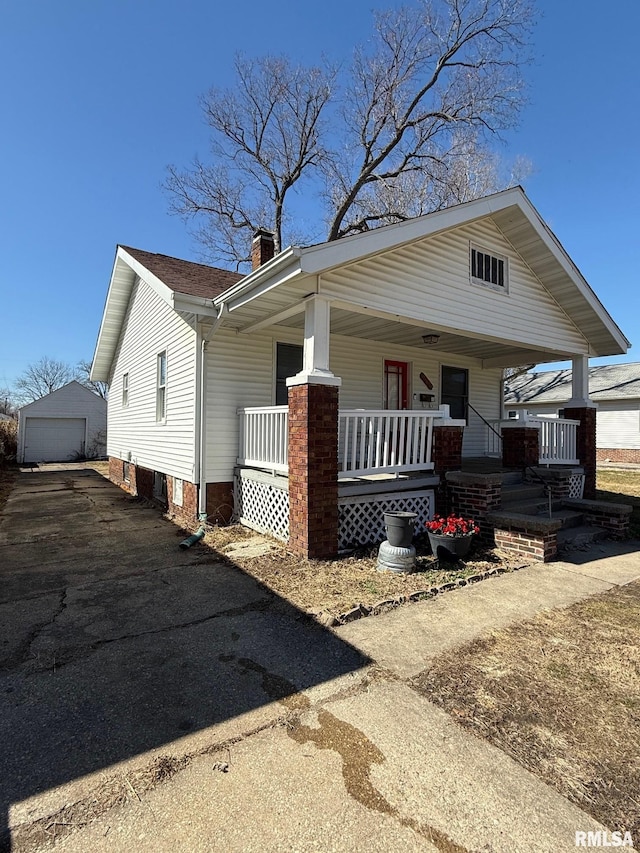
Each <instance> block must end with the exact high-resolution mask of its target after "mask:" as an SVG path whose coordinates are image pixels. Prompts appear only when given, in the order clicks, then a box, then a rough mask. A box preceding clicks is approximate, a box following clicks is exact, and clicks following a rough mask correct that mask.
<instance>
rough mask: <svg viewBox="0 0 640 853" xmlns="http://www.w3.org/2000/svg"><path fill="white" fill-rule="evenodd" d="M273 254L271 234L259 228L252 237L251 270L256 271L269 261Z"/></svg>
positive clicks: (273, 246) (273, 247) (273, 245)
mask: <svg viewBox="0 0 640 853" xmlns="http://www.w3.org/2000/svg"><path fill="white" fill-rule="evenodd" d="M274 254H275V244H274V239H273V234H272V233H271V232H270V231H265V230H264V229H262V228H259V229H258V230H257V231H256V233H255V234H254V235H253V242H252V243H251V269H252V270H257V269H258V267H261V266H262V265H263V264H266V263H267V261H270V260H271V258H272V257H273V256H274Z"/></svg>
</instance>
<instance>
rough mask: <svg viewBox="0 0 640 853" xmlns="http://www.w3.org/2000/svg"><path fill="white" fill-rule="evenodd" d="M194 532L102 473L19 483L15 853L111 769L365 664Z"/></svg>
mask: <svg viewBox="0 0 640 853" xmlns="http://www.w3.org/2000/svg"><path fill="white" fill-rule="evenodd" d="M182 538H184V533H181V532H180V530H179V529H178V528H177V527H176V526H174V525H173V524H171V523H169V522H167V521H166V520H164V519H163V518H162V516H161V514H160V513H159V512H158V511H157V510H156V509H155V508H152V507H148V506H147V505H145V504H144V503H141V502H139V501H137V500H136V499H133V498H131V497H130V496H128V495H126V494H125V493H124V492H122V491H121V490H120V489H118V488H116V487H115V486H113V485H112V484H111V483H109V482H108V481H107V480H105V479H104V478H103V477H101V476H100V475H99V474H98V473H96V472H95V471H93V470H91V469H85V468H83V467H82V466H76V467H75V468H74V467H68V466H66V469H65V470H59V471H51V470H49V471H47V472H37V473H35V472H34V473H23V474H21V475H20V477H19V478H18V481H17V484H16V487H15V489H14V491H13V492H12V494H11V495H10V497H9V500H8V502H7V505H6V507H5V509H4V512H3V515H2V519H1V520H0V579H1V586H0V625H1V633H0V683H1V688H0V744H2V752H3V755H2V761H1V766H2V771H1V774H0V794H1V803H2V814H3V820H4V821H5V823H4V825H3V827H2V828H3V830H4V834H3V837H4V841H3V844H4V849H22V848H21V845H22V842H21V841H20V839H21V838H22V836H23V835H24V833H25V832H26V828H27V827H28V826H29V825H31V824H33V822H34V821H36V822H37V821H38V820H41V819H46V817H47V816H48V815H51V814H54V813H56V812H57V811H59V810H60V809H61V808H63V807H64V806H65V805H66V804H67V803H69V802H72V801H75V800H77V799H78V798H81V797H82V795H83V792H84V793H86V792H89V791H91V790H93V789H94V788H95V786H96V785H97V784H98V783H99V782H100V780H101V779H102V778H103V776H104V771H105V770H106V769H107V768H110V769H113V767H114V766H117V767H118V768H119V770H120V771H122V772H124V771H125V770H126V768H130V767H135V766H139V765H141V764H144V763H147V764H148V763H149V761H150V760H151V759H152V758H153V757H154V756H157V755H163V756H172V755H175V756H179V755H181V754H183V753H184V752H185V738H188V740H189V751H190V752H194V751H196V752H197V750H198V748H199V747H200V746H202V747H203V748H204V747H206V745H207V744H208V743H209V742H210V741H211V729H212V727H215V733H216V734H215V739H216V742H218V743H219V742H221V741H224V740H225V739H233V738H237V737H240V736H242V735H244V734H246V733H247V732H250V731H256V730H259V729H260V728H261V727H264V726H268V725H271V724H273V723H274V722H275V721H277V719H278V718H280V717H282V715H283V705H282V701H280V702H278V701H276V700H283V699H284V698H286V697H287V696H288V695H292V694H295V692H296V691H297V690H301V689H310V688H313V687H314V686H315V685H324V688H322V687H320V688H319V689H320V690H322V689H329V687H328V685H329V684H330V683H331V682H332V680H333V679H335V678H338V677H340V676H345V675H346V674H347V673H356V672H358V671H359V670H360V669H361V668H362V667H363V665H365V664H366V659H365V658H364V657H363V656H362V655H361V654H360V653H358V652H357V651H355V650H354V649H353V648H352V647H351V646H349V645H348V644H347V643H345V642H343V641H341V640H339V639H337V637H335V635H333V634H331V633H329V632H327V631H325V630H323V629H322V628H320V627H319V626H317V625H316V624H315V623H313V622H311V621H309V620H308V619H307V618H306V617H305V616H304V615H303V614H301V613H300V612H299V611H297V610H296V609H295V608H293V607H292V606H291V605H289V604H288V603H285V602H283V601H281V600H279V599H278V598H277V597H276V596H274V595H273V594H272V593H270V592H269V591H268V590H267V589H265V588H263V587H262V586H260V585H259V584H258V583H257V582H256V581H255V580H254V579H253V578H251V577H249V576H247V575H246V574H244V573H243V572H242V571H240V570H239V569H238V568H236V567H235V566H233V565H231V564H229V563H227V562H225V561H224V560H221V559H220V557H219V555H216V554H215V552H211V551H210V550H209V549H206V548H204V547H203V546H196V547H194V548H192V549H191V550H189V551H182V550H180V549H179V548H178V544H179V542H180V541H181V539H182ZM123 768H124V769H123ZM8 826H10V827H11V828H12V829H13V848H12V847H11V841H10V840H9V836H10V833H8V832H7V827H8ZM25 843H26V847H25V849H30V847H29V843H28V840H27V842H25Z"/></svg>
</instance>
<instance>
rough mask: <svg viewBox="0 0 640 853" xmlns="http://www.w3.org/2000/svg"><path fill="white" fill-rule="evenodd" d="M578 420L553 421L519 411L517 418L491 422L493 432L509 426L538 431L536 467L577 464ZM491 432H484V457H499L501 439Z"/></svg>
mask: <svg viewBox="0 0 640 853" xmlns="http://www.w3.org/2000/svg"><path fill="white" fill-rule="evenodd" d="M579 425H580V421H571V420H567V419H566V418H556V417H554V416H552V415H548V416H543V415H531V414H529V412H524V411H523V412H519V413H518V417H517V418H510V419H509V420H506V421H491V426H492V427H493V430H497V431H498V432H500V433H501V432H502V429H503V428H505V427H506V428H509V427H525V426H526V427H534V428H535V429H538V430H540V437H539V441H538V447H539V455H538V463H539V464H540V465H578V464H579V462H580V460H579V459H578V450H577V437H578V426H579ZM493 430H492V429H487V455H488V456H501V455H502V440H501V438H499V437H498V436H497V435H496V434H495V432H494V431H493Z"/></svg>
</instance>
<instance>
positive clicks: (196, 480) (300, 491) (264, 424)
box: [91, 187, 629, 556]
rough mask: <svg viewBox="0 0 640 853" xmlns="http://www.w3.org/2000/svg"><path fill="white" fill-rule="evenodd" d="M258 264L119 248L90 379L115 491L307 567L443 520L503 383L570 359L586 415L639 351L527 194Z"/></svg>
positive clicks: (577, 404)
mask: <svg viewBox="0 0 640 853" xmlns="http://www.w3.org/2000/svg"><path fill="white" fill-rule="evenodd" d="M253 252H254V255H253V258H254V269H253V271H252V272H251V273H249V274H248V275H246V276H240V275H238V274H235V273H231V272H227V271H224V270H218V269H215V268H212V267H208V266H205V265H201V264H194V263H189V262H187V261H180V260H177V259H174V258H170V257H167V256H165V255H158V254H152V253H149V252H144V251H141V250H138V249H131V248H127V247H124V246H119V247H118V249H117V252H116V257H115V263H114V267H113V273H112V276H111V282H110V285H109V291H108V295H107V300H106V305H105V310H104V315H103V318H102V323H101V327H100V333H99V337H98V342H97V346H96V351H95V355H94V360H93V366H92V372H91V378H92V379H93V380H101V381H105V382H109V384H110V394H109V415H108V421H109V429H108V455H109V459H110V472H111V477H112V479H113V480H114V481H115V482H118V483H120V484H122V485H124V486H125V487H126V488H129V489H130V490H131V491H133V492H137V493H138V494H145V495H148V496H152V495H155V496H156V497H158V498H160V499H162V500H163V501H165V502H166V503H167V504H168V507H169V510H170V511H171V512H182V513H184V514H187V515H190V516H191V517H192V518H193V517H195V516H196V514H199V515H200V516H201V517H204V516H205V515H207V516H208V517H209V520H210V521H219V520H222V519H225V518H229V516H230V514H231V512H235V515H236V517H238V518H240V519H241V520H242V521H243V522H244V523H247V524H249V525H251V526H253V527H255V528H257V529H263V530H268V531H270V532H272V533H274V534H275V535H278V536H280V537H281V538H283V539H285V540H288V542H289V546H290V547H291V548H292V549H294V550H296V551H298V552H299V553H301V554H304V555H312V556H314V555H315V556H326V555H328V554H332V553H333V554H335V553H336V551H337V550H338V548H340V547H346V546H347V545H348V544H353V543H357V542H363V541H371V536H370V534H371V532H372V530H373V531H374V533H375V534H376V535H377V534H378V533H379V528H380V524H381V518H382V511H383V509H385V508H387V509H388V508H392V509H393V508H395V509H412V510H416V511H417V512H418V513H419V514H420V516H421V520H423V519H424V518H425V517H429V516H430V514H431V513H433V508H434V503H433V501H434V488H435V486H436V485H437V483H438V475H440V474H441V473H443V472H444V471H445V470H447V469H452V468H455V467H456V466H457V467H458V468H459V467H460V464H461V458H462V457H478V456H482V455H483V454H485V453H486V451H487V426H486V424H485V421H491V420H494V419H500V417H501V413H502V371H503V368H504V367H506V366H509V365H518V364H523V363H527V362H532V363H533V362H535V363H540V362H544V361H558V360H561V359H571V360H572V362H573V365H574V379H573V393H572V397H573V403H574V410H573V414H574V416H579V415H580V413H581V412H582V411H583V410H584V407H586V406H587V405H588V389H587V386H586V380H585V377H586V369H587V365H588V358H589V356H596V355H598V356H601V355H618V354H621V353H625V352H626V350H627V348H628V346H629V343H628V341H627V340H626V338H625V337H624V335H623V334H622V332H621V331H620V329H619V328H618V327H617V325H616V324H615V323H614V321H613V320H612V319H611V317H610V316H609V314H607V312H606V310H605V309H604V308H603V306H602V304H601V303H600V301H599V300H598V299H597V297H596V296H595V294H594V293H593V291H592V290H591V289H590V287H589V285H588V284H587V282H586V281H585V280H584V279H583V277H582V276H581V274H580V273H579V271H578V270H577V268H576V267H575V266H574V264H573V262H572V261H571V259H570V258H569V257H568V255H567V254H566V252H565V251H564V250H563V248H562V246H561V245H560V243H559V242H558V240H557V239H556V238H555V236H554V235H553V234H552V233H551V231H550V230H549V229H548V227H547V226H546V225H545V223H544V222H543V220H542V219H541V217H540V216H539V214H538V213H537V212H536V210H535V208H534V207H533V206H532V205H531V203H530V201H529V200H528V198H527V197H526V195H525V193H524V192H523V191H522V189H521V188H519V187H518V188H514V189H510V190H506V191H504V192H502V193H497V194H495V195H493V196H490V197H488V198H485V199H479V200H476V201H472V202H468V203H466V204H461V205H459V206H456V207H453V208H449V209H447V210H443V211H439V212H436V213H432V214H429V215H426V216H422V217H418V218H416V219H412V220H408V221H406V222H403V223H400V224H397V225H390V226H387V227H384V228H379V229H377V230H374V231H370V232H367V233H363V234H359V235H356V236H351V237H346V238H344V239H341V240H339V241H336V242H331V243H322V244H320V245H316V246H309V247H297V246H294V247H290V248H287V249H285V250H283V251H282V252H280V253H279V254H278V255H277V256H275V257H273V240H272V238H270V237H269V235H268V234H266V233H265V232H258V234H257V235H256V237H255V238H254V243H253ZM287 404H288V408H287ZM513 435H515V433H514V434H513ZM593 468H594V471H595V463H594V465H593ZM200 484H202V485H203V486H205V487H203V488H199V485H200Z"/></svg>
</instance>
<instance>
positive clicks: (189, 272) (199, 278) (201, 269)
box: [122, 246, 244, 299]
mask: <svg viewBox="0 0 640 853" xmlns="http://www.w3.org/2000/svg"><path fill="white" fill-rule="evenodd" d="M122 248H123V249H124V250H125V252H128V253H129V254H130V255H131V257H133V258H135V259H136V260H137V261H139V262H140V263H141V264H142V265H143V266H144V267H146V268H147V269H148V270H149V272H151V273H153V275H155V276H156V277H157V278H159V279H160V281H162V282H163V283H164V284H166V285H167V287H170V288H171V290H174V291H176V292H177V293H186V294H187V295H189V296H202V297H204V298H205V299H213V298H214V297H216V296H219V295H220V294H221V293H224V291H225V290H227V289H228V288H230V287H231V286H232V285H233V284H235V283H236V282H237V281H240V279H241V278H244V276H243V275H242V274H241V273H237V272H231V271H230V270H222V269H218V268H217V267H210V266H207V265H206V264H196V263H193V261H182V260H180V259H179V258H172V257H170V256H169V255H157V254H155V253H153V252H145V251H144V250H142V249H133V248H131V247H130V246H122Z"/></svg>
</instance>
